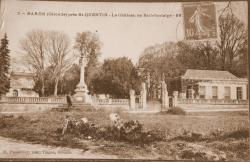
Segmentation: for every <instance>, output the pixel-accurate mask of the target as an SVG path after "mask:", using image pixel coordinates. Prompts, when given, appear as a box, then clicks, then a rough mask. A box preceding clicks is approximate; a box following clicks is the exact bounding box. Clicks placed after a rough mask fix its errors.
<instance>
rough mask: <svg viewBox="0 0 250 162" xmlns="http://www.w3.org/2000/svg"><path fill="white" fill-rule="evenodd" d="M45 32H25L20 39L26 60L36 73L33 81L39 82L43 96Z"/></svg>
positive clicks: (45, 63) (45, 64)
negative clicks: (23, 36)
mask: <svg viewBox="0 0 250 162" xmlns="http://www.w3.org/2000/svg"><path fill="white" fill-rule="evenodd" d="M46 41H47V32H45V31H42V30H33V31H30V32H28V33H27V34H26V38H25V39H23V40H21V41H20V45H21V49H22V50H23V51H24V52H25V54H26V55H27V57H25V58H26V62H27V63H28V65H30V66H31V68H32V70H33V71H34V72H35V74H36V78H35V81H36V82H37V81H39V82H40V83H41V89H39V91H41V95H42V96H44V90H45V89H44V88H45V79H46V78H45V75H44V74H45V69H46V67H48V63H47V55H48V54H47V42H46Z"/></svg>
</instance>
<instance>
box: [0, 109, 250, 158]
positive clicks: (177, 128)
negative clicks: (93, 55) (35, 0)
mask: <svg viewBox="0 0 250 162" xmlns="http://www.w3.org/2000/svg"><path fill="white" fill-rule="evenodd" d="M111 112H115V113H118V114H119V115H120V116H121V118H123V119H124V120H125V121H126V120H138V121H139V122H140V123H142V124H143V129H145V130H155V131H157V130H159V131H161V132H162V131H163V132H164V133H165V136H166V139H167V140H164V141H158V142H152V143H150V144H147V145H143V144H141V145H136V144H131V143H128V142H118V141H107V140H104V139H98V140H94V139H92V140H89V141H88V142H86V139H82V138H76V137H75V136H74V135H72V134H68V135H66V136H65V137H64V139H63V140H61V139H60V138H59V137H58V134H57V133H56V130H57V129H58V128H60V127H61V126H62V124H63V120H64V118H65V116H66V114H69V115H70V116H71V117H72V118H74V119H76V120H79V119H80V118H83V117H86V118H88V119H89V120H90V121H92V122H94V123H96V124H98V125H100V126H108V125H111V121H110V120H109V114H110V113H111ZM218 130H219V132H220V134H216V135H214V136H212V135H213V134H215V133H216V132H218ZM187 132H195V133H196V134H197V133H198V134H202V135H203V136H204V137H206V138H202V139H198V138H195V137H194V138H191V139H190V138H187V137H186V134H187ZM0 136H4V137H9V138H14V139H19V140H23V141H29V142H33V143H40V144H45V145H52V146H67V147H72V148H81V149H83V150H88V149H89V148H90V147H91V146H97V147H96V149H95V152H101V153H105V154H112V155H118V156H119V157H121V158H153V159H172V160H173V159H193V158H194V159H196V158H195V157H199V156H200V154H203V153H202V151H200V150H199V151H198V153H200V154H198V153H197V152H196V153H193V152H192V151H191V152H190V150H188V149H189V148H191V149H193V150H195V149H197V148H199V149H203V150H204V149H205V150H206V152H209V150H212V151H213V152H216V151H217V152H218V151H219V152H220V151H223V152H224V153H225V154H226V159H227V160H246V159H248V158H249V117H248V112H213V113H205V112H204V113H189V114H187V115H169V114H161V113H158V114H129V113H126V112H123V111H122V110H121V109H98V110H94V111H93V110H91V109H85V110H72V111H71V112H53V111H47V112H42V113H27V114H15V115H14V117H12V118H4V117H3V116H2V117H1V116H0ZM203 147H204V148H203ZM201 159H202V158H201ZM196 160H197V159H196ZM198 160H199V158H198Z"/></svg>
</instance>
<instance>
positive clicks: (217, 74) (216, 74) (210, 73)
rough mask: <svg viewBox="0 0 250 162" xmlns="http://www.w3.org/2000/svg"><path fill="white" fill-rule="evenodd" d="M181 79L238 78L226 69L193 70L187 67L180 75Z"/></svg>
mask: <svg viewBox="0 0 250 162" xmlns="http://www.w3.org/2000/svg"><path fill="white" fill-rule="evenodd" d="M182 78H183V79H200V80H205V79H206V80H239V79H240V78H238V77H236V76H235V75H233V74H232V73H230V72H228V71H218V70H194V69H188V70H187V71H186V73H185V74H184V75H183V76H182Z"/></svg>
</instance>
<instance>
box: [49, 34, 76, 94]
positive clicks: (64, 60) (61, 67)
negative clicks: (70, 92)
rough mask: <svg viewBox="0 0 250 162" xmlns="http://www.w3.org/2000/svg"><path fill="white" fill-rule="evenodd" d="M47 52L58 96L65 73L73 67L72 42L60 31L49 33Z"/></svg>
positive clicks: (55, 92) (55, 91)
mask: <svg viewBox="0 0 250 162" xmlns="http://www.w3.org/2000/svg"><path fill="white" fill-rule="evenodd" d="M47 35H48V36H47V50H48V59H49V63H50V66H51V67H52V71H53V79H54V84H55V85H54V96H57V92H58V83H59V81H60V80H61V79H62V77H63V75H64V73H65V72H66V71H67V70H68V69H69V68H70V67H71V65H72V63H73V61H74V57H73V55H72V54H70V52H69V51H70V42H69V38H68V36H67V35H66V34H65V33H62V32H58V31H49V32H47Z"/></svg>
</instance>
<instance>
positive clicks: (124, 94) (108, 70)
mask: <svg viewBox="0 0 250 162" xmlns="http://www.w3.org/2000/svg"><path fill="white" fill-rule="evenodd" d="M138 81H139V80H138V78H137V75H136V69H135V67H134V65H133V63H132V61H131V60H129V59H128V58H126V57H122V58H118V59H106V60H104V64H103V65H102V67H101V71H100V72H99V75H97V76H96V78H95V79H94V80H93V90H94V93H104V94H110V95H112V96H113V97H117V98H128V97H129V90H130V89H136V88H137V87H138V84H139V83H138Z"/></svg>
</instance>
